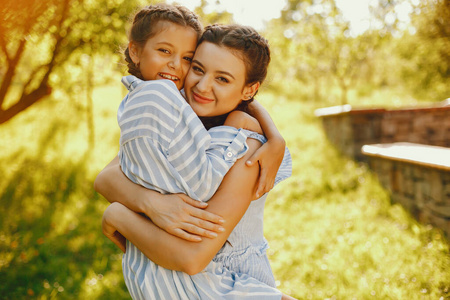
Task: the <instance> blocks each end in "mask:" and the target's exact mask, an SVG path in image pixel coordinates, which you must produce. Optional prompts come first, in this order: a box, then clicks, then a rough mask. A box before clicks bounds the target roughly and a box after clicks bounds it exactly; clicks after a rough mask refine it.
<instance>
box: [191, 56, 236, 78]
mask: <svg viewBox="0 0 450 300" xmlns="http://www.w3.org/2000/svg"><path fill="white" fill-rule="evenodd" d="M192 63H196V64H197V65H199V66H200V67H202V68H203V69H204V68H205V66H203V65H202V63H201V62H199V61H198V60H196V59H194V60H193V61H192ZM216 73H219V74H224V75H227V76H230V77H231V78H233V79H235V78H234V76H233V75H231V73H229V72H227V71H216Z"/></svg>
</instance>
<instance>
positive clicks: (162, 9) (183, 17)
mask: <svg viewBox="0 0 450 300" xmlns="http://www.w3.org/2000/svg"><path fill="white" fill-rule="evenodd" d="M159 21H168V22H172V23H174V24H177V25H181V26H186V27H191V28H192V29H194V30H195V32H196V33H197V37H198V38H200V35H201V34H202V31H203V26H202V25H201V23H200V21H199V19H198V17H197V15H196V14H194V13H193V12H192V11H190V10H189V9H187V8H186V7H184V6H181V5H169V4H165V3H160V4H155V5H149V6H145V7H143V8H142V9H141V10H139V11H138V12H137V13H136V15H135V16H134V19H133V22H132V25H131V29H130V32H129V34H128V39H129V41H130V42H134V43H136V44H137V45H138V46H139V47H141V48H143V47H144V46H145V43H146V42H147V40H148V39H149V38H151V37H152V36H154V35H155V34H157V33H158V32H157V31H156V30H155V28H156V24H157V23H158V22H159ZM124 54H125V61H126V62H127V66H128V73H130V74H131V75H134V76H136V77H138V78H140V79H142V80H144V78H143V76H142V74H141V71H140V69H139V65H138V64H135V63H134V62H133V60H132V59H131V57H130V53H129V49H128V47H127V48H126V49H125V51H124Z"/></svg>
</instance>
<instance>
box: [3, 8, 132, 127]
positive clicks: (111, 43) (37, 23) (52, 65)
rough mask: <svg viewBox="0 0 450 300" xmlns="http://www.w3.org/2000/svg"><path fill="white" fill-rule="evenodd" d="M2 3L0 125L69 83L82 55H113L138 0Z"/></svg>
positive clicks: (122, 38)
mask: <svg viewBox="0 0 450 300" xmlns="http://www.w3.org/2000/svg"><path fill="white" fill-rule="evenodd" d="M2 2H3V3H2V5H1V6H0V15H1V20H0V78H1V85H0V124H2V123H4V122H6V121H8V120H10V119H11V118H13V117H15V116H16V115H18V114H19V113H21V112H22V111H24V110H25V109H27V108H28V107H30V106H32V105H33V104H35V103H36V102H38V101H39V100H41V99H44V98H45V97H46V96H48V95H50V93H51V92H52V89H53V88H54V87H58V84H63V83H65V84H67V82H70V76H71V74H70V72H67V71H66V72H65V77H64V80H61V77H60V76H58V74H62V73H63V72H64V71H65V70H67V68H68V67H69V65H70V64H74V63H79V62H80V61H81V59H82V57H83V55H88V56H89V57H92V56H94V55H96V54H100V53H104V54H109V55H114V53H116V52H117V51H116V50H117V46H118V45H120V44H122V43H124V42H125V24H126V22H127V19H128V16H129V15H130V13H131V12H132V11H133V10H134V9H135V8H136V7H137V5H138V4H139V3H140V2H139V0H131V1H130V0H129V1H123V0H98V1H89V0H4V1H2Z"/></svg>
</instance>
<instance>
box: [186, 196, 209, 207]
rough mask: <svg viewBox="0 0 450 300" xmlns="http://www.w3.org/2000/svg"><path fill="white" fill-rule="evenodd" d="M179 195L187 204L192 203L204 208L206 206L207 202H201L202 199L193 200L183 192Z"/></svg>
mask: <svg viewBox="0 0 450 300" xmlns="http://www.w3.org/2000/svg"><path fill="white" fill-rule="evenodd" d="M179 196H180V198H181V199H182V200H183V201H184V202H186V203H187V204H190V205H192V206H194V207H198V208H205V207H207V206H208V203H206V202H203V201H198V200H194V199H192V198H190V197H188V196H186V195H184V194H181V195H179Z"/></svg>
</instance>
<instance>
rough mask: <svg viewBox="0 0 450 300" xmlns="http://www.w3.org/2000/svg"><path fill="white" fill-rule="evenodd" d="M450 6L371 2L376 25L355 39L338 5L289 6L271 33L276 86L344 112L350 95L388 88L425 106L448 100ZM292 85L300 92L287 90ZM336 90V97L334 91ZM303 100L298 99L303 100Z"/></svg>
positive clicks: (409, 0) (324, 0)
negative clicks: (396, 90) (409, 96)
mask: <svg viewBox="0 0 450 300" xmlns="http://www.w3.org/2000/svg"><path fill="white" fill-rule="evenodd" d="M449 6H450V5H449V1H448V0H447V1H445V0H435V1H431V0H430V1H423V2H421V3H420V2H419V1H413V0H379V1H372V2H371V4H370V7H369V8H370V11H371V14H372V18H373V19H372V20H371V23H370V26H368V27H367V30H365V31H364V32H363V33H360V34H355V33H354V32H353V31H352V28H351V27H350V24H349V23H348V22H347V21H346V20H345V18H344V15H343V13H342V11H340V10H339V8H338V6H337V5H336V3H335V1H333V0H320V1H319V0H314V1H312V0H311V1H299V0H290V1H288V4H287V6H286V9H285V10H284V11H283V13H282V16H281V18H279V19H276V20H272V21H271V22H270V25H269V26H268V28H267V29H266V32H265V35H266V36H267V37H268V39H269V41H270V43H271V47H272V52H273V56H272V57H273V62H272V67H271V68H272V69H273V70H276V71H275V72H272V73H273V78H272V83H273V86H275V87H276V86H280V85H281V86H285V89H294V91H293V92H292V94H293V95H302V97H307V98H308V99H310V100H314V101H324V100H326V101H327V102H328V103H330V104H331V105H336V104H345V103H347V102H348V101H349V98H348V96H349V93H351V92H352V91H356V92H359V91H361V90H365V91H368V90H370V91H372V92H373V91H376V90H377V89H380V88H384V87H386V86H388V87H389V88H393V89H404V90H405V91H406V94H409V92H408V91H407V90H411V91H413V93H414V95H415V96H416V97H418V98H420V99H424V100H427V101H441V100H443V99H445V98H447V97H448V95H449V93H450V84H449V80H450V75H449V71H448V65H449V63H448V60H449V53H450V52H449V51H448V49H449V47H450V44H449V43H450V42H449V41H450V39H449V27H448V26H449V25H448V24H449V23H448V22H447V20H448V19H449V18H450V15H449V11H450V8H449ZM286 78H289V80H288V83H289V84H291V82H292V79H295V80H296V84H295V85H294V86H286V80H285V79H286ZM334 86H336V87H338V88H339V93H336V92H335V89H332V90H331V91H330V87H334ZM302 97H297V99H301V98H302Z"/></svg>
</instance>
